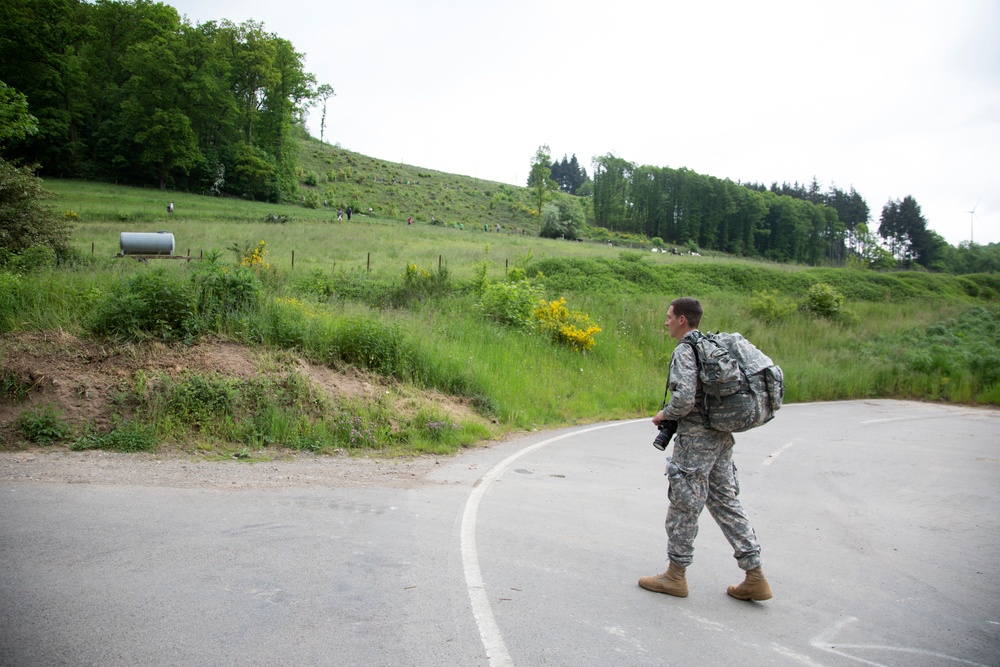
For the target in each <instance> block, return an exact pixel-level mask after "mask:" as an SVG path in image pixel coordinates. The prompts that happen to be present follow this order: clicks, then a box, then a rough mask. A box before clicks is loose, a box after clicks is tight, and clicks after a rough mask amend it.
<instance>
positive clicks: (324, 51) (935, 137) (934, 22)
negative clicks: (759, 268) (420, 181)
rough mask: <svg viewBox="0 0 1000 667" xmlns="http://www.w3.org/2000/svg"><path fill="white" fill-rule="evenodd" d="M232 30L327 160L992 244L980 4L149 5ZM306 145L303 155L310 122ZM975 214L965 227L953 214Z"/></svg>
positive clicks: (998, 161) (994, 165) (987, 76)
mask: <svg viewBox="0 0 1000 667" xmlns="http://www.w3.org/2000/svg"><path fill="white" fill-rule="evenodd" d="M167 4H170V5H172V6H174V7H176V8H177V10H178V12H179V13H180V14H181V15H182V16H187V17H188V19H189V20H190V21H191V22H192V23H204V22H206V21H209V20H220V19H230V20H232V21H234V22H236V23H241V22H243V21H245V20H248V19H252V20H255V21H259V22H263V24H264V28H265V29H266V30H267V31H269V32H272V33H275V34H277V35H278V36H279V37H282V38H284V39H287V40H289V41H290V42H292V44H293V45H294V46H295V49H296V50H297V51H299V52H300V53H303V54H305V69H306V70H307V71H309V72H311V73H312V74H314V75H315V77H316V79H317V82H318V83H328V84H330V85H331V86H333V88H334V90H335V91H336V94H337V96H336V97H334V98H332V99H331V100H330V101H329V103H328V107H327V120H326V131H325V136H324V138H325V139H326V140H327V141H329V142H330V143H339V144H340V145H341V146H342V147H343V148H346V149H349V150H352V151H356V152H359V153H363V154H365V155H369V156H373V157H378V158H382V159H384V160H387V161H393V162H405V163H407V164H413V165H418V166H421V167H427V168H431V169H437V170H441V171H446V172H452V173H458V174H466V175H470V176H476V177H479V178H484V179H489V180H494V181H502V182H506V183H513V184H517V185H523V184H524V182H525V179H526V178H527V174H528V168H529V164H530V162H531V158H532V157H533V156H534V154H535V151H536V149H537V148H538V147H539V146H540V145H542V144H547V145H548V146H550V147H551V151H552V157H553V158H555V159H560V158H561V157H562V155H563V154H564V153H565V154H567V155H569V156H572V155H573V154H574V153H575V154H576V156H577V159H578V160H579V161H580V163H581V165H582V166H584V167H585V168H586V169H587V172H588V174H589V173H591V172H592V167H591V159H592V158H593V157H594V156H597V155H604V154H607V153H609V152H611V153H614V154H616V155H618V156H619V157H622V158H625V159H626V160H629V161H631V162H635V163H637V164H644V165H656V166H668V167H673V168H680V167H687V168H689V169H692V170H694V171H697V172H699V173H702V174H708V175H711V176H716V177H718V178H729V179H732V180H733V181H737V180H739V181H756V182H762V183H765V184H768V185H770V183H771V182H773V181H777V182H779V183H780V182H783V181H786V182H788V183H792V182H794V181H799V182H800V183H802V182H810V181H811V180H812V178H813V177H816V178H817V179H818V180H819V182H820V184H821V185H822V187H823V190H824V191H826V190H827V189H828V188H829V187H830V186H831V185H836V186H837V187H839V188H841V189H843V190H848V189H849V188H850V187H851V186H852V185H853V186H854V188H855V189H856V190H857V191H858V192H859V193H860V194H861V196H863V197H864V198H865V200H866V201H867V202H868V206H869V208H870V209H871V217H872V223H873V224H872V228H873V229H875V228H876V227H877V224H878V219H879V215H880V214H881V211H882V207H883V206H884V205H885V203H886V202H887V201H889V200H890V199H902V198H903V197H905V196H907V195H912V196H913V197H914V198H915V199H916V200H917V203H919V204H920V206H921V209H922V211H923V214H924V217H925V218H927V221H928V226H929V227H930V228H931V229H934V230H935V231H937V232H938V233H939V234H941V235H942V236H943V237H944V238H945V239H946V240H947V241H948V242H949V243H951V244H953V245H954V244H957V243H960V242H962V241H966V240H968V239H969V238H970V235H971V234H974V240H975V241H976V242H977V243H996V242H1000V2H997V1H996V0H950V1H948V2H945V1H944V0H938V1H934V2H925V1H913V0H898V1H897V0H886V1H882V2H880V1H877V0H836V2H834V1H832V0H831V1H826V0H824V1H815V2H802V1H788V2H775V1H761V2H746V0H733V1H729V0H723V1H720V0H716V1H714V2H674V1H672V0H648V1H645V0H615V1H610V0H604V1H601V2H593V1H591V0H575V1H570V0H502V1H501V0H411V1H408V2H404V1H402V0H375V1H372V0H330V1H329V2H321V1H304V0H283V1H276V0H173V1H170V0H167ZM308 124H309V128H310V130H311V132H312V134H313V135H315V136H317V137H318V136H319V124H320V111H319V109H314V110H313V111H312V112H311V114H310V117H309V121H308ZM973 208H975V213H976V216H975V217H974V218H973V216H971V215H970V213H969V211H971V210H972V209H973Z"/></svg>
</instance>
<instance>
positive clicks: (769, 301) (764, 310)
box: [749, 292, 798, 324]
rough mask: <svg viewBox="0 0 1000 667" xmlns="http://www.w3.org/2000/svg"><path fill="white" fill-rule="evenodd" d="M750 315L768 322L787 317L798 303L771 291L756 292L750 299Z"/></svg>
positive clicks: (771, 322)
mask: <svg viewBox="0 0 1000 667" xmlns="http://www.w3.org/2000/svg"><path fill="white" fill-rule="evenodd" d="M749 310H750V315H752V316H753V317H756V318H757V319H758V320H763V321H764V322H768V323H770V324H774V323H776V322H780V321H782V320H785V319H788V318H789V317H790V316H791V315H792V314H793V313H794V312H795V311H796V310H798V305H797V304H796V303H795V301H794V300H792V299H789V298H788V297H779V296H777V295H776V294H774V293H773V292H768V293H765V294H758V295H756V296H754V297H752V298H751V299H750V309H749Z"/></svg>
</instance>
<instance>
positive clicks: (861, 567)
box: [0, 401, 1000, 667]
mask: <svg viewBox="0 0 1000 667" xmlns="http://www.w3.org/2000/svg"><path fill="white" fill-rule="evenodd" d="M654 435H655V429H654V428H653V426H652V425H651V424H650V423H649V422H648V420H641V421H633V422H622V423H614V424H602V425H597V426H585V427H580V428H575V429H567V430H564V431H558V432H554V433H544V434H536V435H534V436H532V437H528V438H524V439H521V440H518V441H516V442H508V443H503V444H500V445H496V446H494V447H491V448H488V449H479V450H475V451H472V452H468V453H466V454H463V455H460V456H457V457H454V458H448V459H443V460H442V461H441V463H440V465H438V466H434V470H433V471H432V472H431V473H430V474H428V475H427V476H426V477H424V478H423V479H419V480H416V483H415V484H414V485H413V486H412V487H411V488H398V487H388V486H373V487H368V488H344V487H341V488H325V487H324V488H316V487H315V486H314V487H309V488H304V487H290V488H280V489H273V488H268V489H259V488H258V489H252V488H251V489H247V488H234V489H218V488H170V487H163V486H141V485H124V484H60V483H45V482H37V481H31V480H6V481H2V482H0V664H2V665H17V666H29V665H46V666H48V665H414V666H424V665H504V664H514V665H567V666H568V665H574V666H576V665H581V664H585V665H719V664H731V665H811V666H816V665H827V666H831V667H836V666H847V665H876V666H878V665H884V666H895V665H908V666H909V665H917V666H920V665H991V666H992V665H1000V557H998V551H1000V412H998V411H996V410H993V409H987V408H970V407H955V406H941V405H931V404H921V403H908V402H900V401H850V402H843V403H826V404H802V405H789V406H785V407H784V408H783V409H782V410H781V412H779V413H778V416H777V418H776V419H775V420H774V421H773V422H772V423H770V424H768V425H766V426H764V427H762V428H759V429H756V430H754V431H751V432H749V433H745V434H742V435H738V436H737V446H736V457H735V460H736V463H737V466H738V468H739V477H740V483H741V488H742V496H741V497H742V499H743V502H744V505H745V507H746V509H747V511H748V513H749V515H750V517H751V519H752V521H753V523H754V527H755V529H756V532H757V535H758V538H759V540H760V542H761V545H762V547H763V560H764V572H765V574H766V575H767V577H768V579H769V581H770V583H771V587H772V589H773V591H774V599H772V600H770V601H767V602H740V601H737V600H733V599H731V598H729V597H728V596H727V595H726V594H725V588H726V585H727V584H732V583H737V582H739V581H740V580H741V578H742V576H741V575H742V572H741V571H740V570H738V568H737V567H736V564H735V561H734V560H733V558H732V552H731V549H730V547H729V546H728V544H727V543H726V542H725V540H724V539H723V537H722V534H721V532H720V531H719V529H718V528H717V527H716V526H715V525H714V523H713V522H712V520H711V518H710V517H709V516H708V513H707V512H706V513H705V514H704V515H703V517H702V524H701V534H700V535H699V537H698V540H697V542H696V548H697V551H696V554H695V562H694V564H693V565H692V566H691V567H690V568H689V569H688V582H689V586H690V589H691V593H690V596H689V597H688V598H685V599H678V598H672V597H670V596H666V595H661V594H656V593H650V592H648V591H645V590H642V589H640V588H639V587H638V586H637V585H636V580H637V579H638V578H639V577H640V576H642V575H646V574H654V573H656V572H659V571H662V570H663V569H665V567H666V555H665V551H666V538H665V535H664V531H663V520H664V516H665V511H666V479H665V477H664V476H663V471H664V466H665V461H664V454H663V453H661V452H658V451H656V450H655V449H654V448H653V446H652V444H651V443H652V440H653V437H654ZM667 453H669V450H668V452H667ZM335 464H336V462H335V461H331V465H335ZM220 465H227V464H220ZM233 465H235V464H233Z"/></svg>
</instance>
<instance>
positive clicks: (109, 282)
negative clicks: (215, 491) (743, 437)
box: [0, 185, 1000, 458]
mask: <svg viewBox="0 0 1000 667" xmlns="http://www.w3.org/2000/svg"><path fill="white" fill-rule="evenodd" d="M73 187H80V186H79V185H74V186H73ZM94 187H95V188H98V189H106V188H108V187H109V186H104V185H102V186H94ZM57 189H58V188H57ZM137 196H138V195H136V194H134V193H133V194H126V195H125V197H124V198H125V199H127V198H128V197H137ZM96 200H97V198H96V197H95V198H94V201H96ZM249 206H266V205H261V204H256V205H249ZM79 208H84V207H83V206H79ZM163 215H164V217H165V216H166V213H165V212H164V214H163ZM169 222H170V223H171V224H170V227H171V228H172V229H174V230H183V232H184V233H187V232H188V231H190V232H191V233H192V234H195V233H197V234H200V235H201V237H200V238H199V241H200V243H197V244H195V243H192V245H201V246H204V247H205V248H206V250H204V251H203V252H202V253H200V254H202V256H203V258H202V259H200V260H196V261H191V262H187V261H177V260H158V261H157V260H150V261H149V262H148V263H142V262H136V261H134V260H132V259H129V258H118V259H114V258H112V257H111V254H112V253H111V252H110V250H111V249H112V248H113V244H114V243H115V241H116V240H117V231H116V230H123V229H124V227H123V226H122V223H120V222H109V221H106V220H105V221H95V222H89V221H87V220H85V219H83V218H82V217H81V221H80V222H79V223H77V225H76V229H75V232H74V235H73V241H72V243H71V244H70V245H71V248H72V250H71V252H70V253H69V254H68V256H67V257H66V258H65V259H63V260H61V261H59V262H58V263H57V262H56V261H55V256H54V253H52V252H45V251H44V250H34V251H32V252H30V253H23V254H21V255H17V256H14V255H9V254H8V255H7V256H5V263H4V267H3V269H2V270H0V283H2V285H0V295H2V296H0V332H3V333H4V334H6V335H5V336H4V338H3V339H2V341H0V346H2V347H3V350H2V351H3V352H4V354H5V357H6V358H7V359H11V358H12V355H13V354H16V350H14V346H15V343H14V342H13V341H15V340H16V337H14V336H13V334H16V333H17V332H31V331H63V332H68V333H70V334H72V335H74V336H77V337H79V338H81V339H83V340H90V341H94V342H95V343H99V344H100V346H101V347H102V348H107V349H110V350H128V349H134V348H136V346H138V347H142V346H144V345H151V344H156V345H164V344H165V345H167V346H172V347H184V346H191V347H197V346H198V345H201V344H204V343H205V342H206V341H210V340H226V341H235V342H238V343H241V344H245V345H247V346H253V347H254V348H258V349H262V350H273V351H274V353H273V354H278V355H279V358H282V359H285V361H284V362H282V363H271V364H266V365H265V366H263V367H262V369H263V370H262V371H261V372H260V373H257V374H255V375H254V376H252V377H244V378H234V377H230V376H226V375H223V374H221V373H216V372H212V371H208V370H204V369H203V370H202V371H199V372H169V371H163V370H160V371H147V370H142V369H138V370H135V371H134V372H130V373H129V374H128V375H127V376H126V377H122V378H121V379H120V382H118V384H117V386H116V387H115V389H114V391H113V394H114V396H113V400H112V403H113V415H112V418H111V419H110V420H109V422H108V423H107V424H102V425H90V426H88V427H86V428H84V427H80V426H76V427H72V428H71V427H69V426H68V425H66V424H63V423H61V422H60V418H59V413H58V406H51V407H46V406H45V403H44V399H45V392H44V391H38V387H34V386H33V385H32V380H31V378H30V377H21V376H18V375H17V374H16V373H11V372H9V371H8V372H6V375H5V376H4V377H0V382H2V390H3V393H4V396H3V397H2V398H3V400H5V401H9V402H17V403H18V404H19V405H23V406H24V407H23V410H22V412H21V416H20V417H19V418H18V420H17V422H16V424H8V426H7V433H8V437H7V441H8V443H11V442H14V443H16V442H35V443H39V444H41V443H43V442H58V443H63V444H66V445H69V446H72V447H74V448H77V449H85V448H110V449H118V450H124V451H135V450H152V449H156V448H157V447H162V446H171V447H180V448H182V449H184V448H189V449H190V448H193V449H194V451H203V452H216V453H220V454H222V455H226V456H229V455H232V456H235V457H237V458H240V457H243V458H254V457H259V456H261V455H264V453H266V452H267V451H269V448H271V449H274V448H293V449H305V450H310V451H318V452H331V451H373V450H380V451H383V452H419V451H433V452H442V453H443V452H449V451H455V449H456V448H459V447H462V446H467V445H471V444H473V443H475V442H478V441H481V440H484V439H488V438H490V437H496V436H500V435H502V434H503V433H505V432H508V431H511V430H526V429H534V428H543V427H552V426H557V425H564V424H571V423H584V422H591V421H597V420H605V419H618V418H632V417H638V416H643V415H647V414H651V413H652V412H653V411H655V409H656V408H657V407H658V406H657V401H659V400H660V397H661V396H662V394H661V393H660V387H661V386H662V384H663V378H664V374H665V372H666V367H667V362H668V360H669V357H670V353H671V351H672V347H673V343H672V341H670V340H669V338H667V337H666V336H665V335H664V333H663V329H662V321H663V318H664V311H665V309H666V305H667V303H668V301H669V299H670V298H672V297H673V296H676V295H679V294H695V295H698V296H699V297H700V298H702V300H703V301H704V303H705V306H706V312H707V316H706V319H705V321H704V323H703V328H705V329H709V330H732V331H740V332H742V333H743V334H744V335H746V336H747V337H749V338H750V339H751V340H753V341H754V342H755V343H757V344H758V345H759V346H760V347H761V348H762V349H764V350H766V351H767V352H768V354H770V355H771V356H772V357H773V358H774V359H775V361H776V362H777V363H779V364H780V365H781V366H782V367H783V368H784V370H785V373H786V377H787V378H788V394H787V400H789V401H812V400H833V399H846V398H860V397H899V398H917V399H926V400H946V401H952V402H963V403H985V404H993V405H997V404H1000V379H998V377H1000V354H998V352H997V350H998V349H1000V347H998V345H997V340H998V322H1000V308H998V306H997V301H996V298H997V294H998V293H1000V278H998V277H997V276H996V275H992V274H991V275H971V276H963V277H956V276H949V275H942V274H929V273H923V272H921V273H918V272H898V273H876V272H872V271H862V270H849V269H817V268H801V267H790V266H782V265H769V264H763V263H752V262H749V261H745V260H739V261H737V260H730V261H724V260H719V259H713V258H707V257H690V256H687V257H674V256H670V255H666V254H659V253H648V252H641V253H640V252H637V251H630V250H622V249H620V248H609V247H607V246H603V245H596V244H595V245H590V244H582V245H581V244H572V243H568V242H565V241H556V240H547V239H540V238H537V237H525V236H518V235H505V234H495V233H491V234H489V235H487V234H484V233H482V232H479V233H478V234H476V235H473V234H472V233H471V232H469V233H466V234H465V235H463V234H462V233H461V232H460V231H458V230H442V229H440V228H436V227H433V226H429V225H422V226H412V227H410V226H407V225H405V223H402V224H400V223H398V222H395V221H385V220H377V219H374V218H373V219H371V220H366V221H364V222H362V223H356V222H355V223H352V224H351V225H347V224H346V223H343V224H340V225H331V224H330V223H326V222H306V221H302V222H297V223H290V224H285V225H280V226H275V225H271V224H268V223H255V222H243V223H234V222H227V221H214V222H213V221H211V220H209V221H208V222H204V223H200V224H199V223H196V222H194V221H188V222H186V223H180V221H179V218H178V219H171V220H170V221H169ZM152 224H153V225H154V226H161V227H162V226H164V221H163V220H162V219H161V220H159V221H154V222H153V223H152ZM129 229H134V227H132V226H130V227H129ZM195 230H197V231H195ZM403 234H405V235H407V238H408V239H409V243H406V244H400V243H399V242H398V238H399V236H400V235H403ZM251 235H253V236H251ZM257 236H260V237H261V238H259V239H257V241H256V242H254V241H251V240H250V239H252V238H255V237H257ZM289 238H291V239H293V240H292V241H289ZM359 238H360V239H363V240H362V241H358V239H359ZM269 239H275V241H273V242H274V244H275V245H277V244H280V243H285V244H288V243H291V244H292V245H298V244H299V243H300V242H301V245H299V247H302V248H308V251H301V254H297V255H296V265H295V268H294V269H293V268H292V266H291V261H290V260H291V256H290V255H291V253H290V252H282V253H281V254H282V255H284V257H279V256H276V253H274V252H273V250H272V241H270V240H269ZM282 239H284V240H283V241H282ZM451 239H456V240H455V241H454V242H451ZM88 241H90V242H88ZM90 243H93V244H94V246H95V247H96V248H100V249H101V252H97V251H95V252H94V253H91V252H90ZM358 243H363V244H369V247H370V248H371V250H372V254H373V255H374V256H375V257H377V258H379V261H378V262H375V265H376V266H375V267H374V268H372V267H370V266H366V263H364V262H362V261H360V258H358V257H355V258H354V259H353V260H348V259H347V258H346V257H342V258H341V259H340V260H339V261H336V260H335V259H333V258H335V257H337V256H338V253H339V252H342V251H343V248H344V246H352V245H353V246H354V247H355V251H354V252H355V253H356V254H358V255H360V254H361V253H360V250H359V249H357V246H356V244H358ZM180 244H181V245H184V239H183V237H182V238H181V239H180ZM577 248H581V249H582V248H587V250H588V251H589V252H582V253H580V254H577V255H574V254H573V252H572V250H575V249H577ZM290 249H291V248H289V247H288V246H287V245H286V246H285V250H286V251H287V250H290ZM192 254H199V253H192ZM366 254H367V253H366ZM281 354H286V355H290V356H286V357H280V355H281ZM294 358H302V359H305V360H309V361H310V362H313V363H316V364H319V365H322V366H325V367H328V368H331V369H339V370H347V369H352V368H357V369H363V370H364V371H366V372H370V373H372V374H373V375H375V376H378V377H381V378H385V379H386V381H387V382H389V383H390V386H394V387H397V388H398V389H394V390H393V391H394V392H397V391H398V392H402V393H406V392H410V393H412V392H419V391H435V392H439V393H440V395H442V396H451V397H456V398H457V399H459V400H461V401H463V402H464V403H465V404H467V405H468V406H470V409H471V413H470V414H471V415H472V416H471V417H469V416H466V417H463V418H455V417H454V416H451V415H448V414H445V413H443V412H440V411H438V412H436V411H435V410H434V408H433V404H425V405H424V406H423V407H422V408H420V409H417V410H411V411H408V413H407V414H400V413H397V412H396V411H395V409H394V407H393V403H392V402H391V401H390V400H388V399H386V398H385V395H384V394H383V395H382V396H366V397H343V396H342V397H337V396H332V395H329V394H327V393H324V392H322V391H320V390H318V389H317V388H316V387H315V386H314V385H312V384H310V383H309V382H308V381H307V380H306V379H305V378H304V377H303V376H302V374H301V372H300V371H299V370H297V369H296V366H295V364H294V363H292V362H291V361H289V360H290V359H294Z"/></svg>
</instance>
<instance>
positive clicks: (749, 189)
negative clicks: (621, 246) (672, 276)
mask: <svg viewBox="0 0 1000 667" xmlns="http://www.w3.org/2000/svg"><path fill="white" fill-rule="evenodd" d="M593 211H594V220H595V222H596V224H598V225H602V226H605V227H607V228H608V229H611V230H614V231H618V232H627V233H633V234H642V235H645V236H648V237H650V238H659V239H661V240H663V241H665V242H667V243H672V244H679V245H686V246H688V247H691V248H695V247H697V248H703V249H709V250H718V251H721V252H726V253H732V254H735V255H742V256H747V257H762V258H765V259H770V260H774V261H777V262H795V263H801V264H809V265H813V266H817V265H829V266H844V265H851V266H857V267H864V268H874V269H891V268H897V267H904V268H924V269H929V270H936V271H949V272H953V273H979V272H992V271H998V270H1000V244H990V245H988V246H977V245H974V244H971V243H968V244H965V243H963V244H962V245H960V246H959V247H957V248H956V247H952V246H949V245H948V243H947V242H946V241H945V240H944V239H943V238H942V237H941V236H940V235H939V234H937V233H936V232H934V231H933V230H932V229H929V228H928V227H927V220H926V219H925V218H924V216H923V214H922V213H921V211H920V206H919V204H918V203H917V202H916V200H914V199H913V197H911V196H906V197H904V198H903V199H902V200H890V201H889V202H887V203H886V204H885V206H884V207H883V209H882V212H881V215H880V217H879V224H878V227H877V232H876V230H874V229H872V228H871V226H870V225H871V215H870V211H869V208H868V204H867V202H865V200H864V198H863V197H861V195H860V194H858V193H857V192H856V191H855V190H854V188H853V187H852V188H850V190H848V191H844V190H841V189H839V188H836V187H831V188H830V189H829V190H828V191H827V192H823V191H822V189H821V187H820V185H819V183H818V182H817V181H816V180H815V179H814V180H813V182H812V183H811V184H810V185H809V186H808V187H805V186H800V185H799V184H797V183H796V184H794V185H788V184H787V183H783V184H781V185H780V186H779V185H778V184H777V183H774V184H772V185H771V187H770V188H767V187H764V186H762V185H760V184H756V183H748V184H741V183H734V182H733V181H730V180H728V179H719V178H715V177H713V176H706V175H702V174H699V173H696V172H694V171H691V170H689V169H684V168H681V169H671V168H669V167H653V166H646V165H643V166H639V165H636V164H635V163H633V162H629V161H627V160H625V159H623V158H620V157H617V156H615V155H610V154H609V155H605V156H601V157H597V158H595V159H594V174H593Z"/></svg>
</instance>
